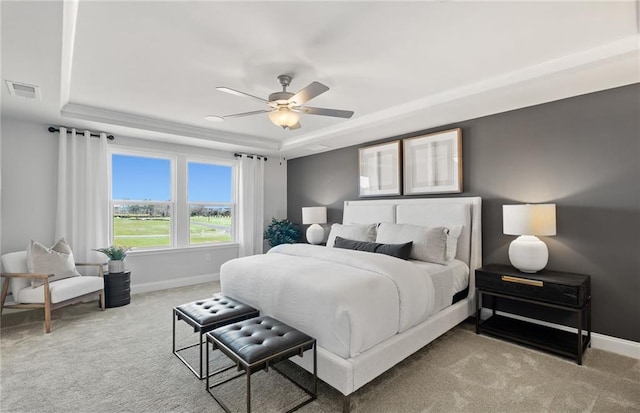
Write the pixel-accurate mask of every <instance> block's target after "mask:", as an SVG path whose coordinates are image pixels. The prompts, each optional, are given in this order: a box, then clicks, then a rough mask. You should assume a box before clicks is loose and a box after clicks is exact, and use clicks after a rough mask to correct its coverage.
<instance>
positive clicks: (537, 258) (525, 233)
mask: <svg viewBox="0 0 640 413" xmlns="http://www.w3.org/2000/svg"><path fill="white" fill-rule="evenodd" d="M502 224H503V233H505V234H507V235H519V237H518V238H516V239H515V240H513V241H512V242H511V244H510V245H509V261H511V265H513V266H514V267H516V268H517V269H519V270H520V271H522V272H528V273H533V272H537V271H540V270H541V269H543V268H544V267H545V266H546V265H547V262H548V260H549V249H548V248H547V245H546V244H545V243H544V242H542V241H540V239H538V237H537V236H536V235H540V236H550V235H556V205H555V204H535V205H530V204H526V205H503V206H502Z"/></svg>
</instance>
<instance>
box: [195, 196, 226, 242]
mask: <svg viewBox="0 0 640 413" xmlns="http://www.w3.org/2000/svg"><path fill="white" fill-rule="evenodd" d="M189 216H190V223H189V232H190V237H189V239H190V243H191V244H203V243H211V242H231V241H232V235H231V222H232V219H231V207H228V206H215V205H205V206H203V205H191V207H190V215H189Z"/></svg>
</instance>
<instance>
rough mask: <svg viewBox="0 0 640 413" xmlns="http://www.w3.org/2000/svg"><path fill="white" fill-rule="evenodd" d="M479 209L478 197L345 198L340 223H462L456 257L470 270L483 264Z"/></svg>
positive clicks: (449, 224) (438, 224) (450, 224)
mask: <svg viewBox="0 0 640 413" xmlns="http://www.w3.org/2000/svg"><path fill="white" fill-rule="evenodd" d="M481 208H482V198H480V197H457V198H416V199H407V198H405V199H379V200H363V201H345V202H344V212H343V219H342V222H343V224H371V223H378V222H392V223H398V224H412V225H421V226H426V227H436V226H446V227H453V226H456V225H462V233H461V235H460V238H459V239H458V250H457V253H456V258H457V259H459V260H461V261H464V262H465V263H467V265H468V266H469V269H470V270H471V271H473V270H475V269H476V268H479V267H481V266H482V225H481V224H482V223H481V216H482V214H481Z"/></svg>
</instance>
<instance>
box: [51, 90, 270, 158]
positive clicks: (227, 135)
mask: <svg viewBox="0 0 640 413" xmlns="http://www.w3.org/2000/svg"><path fill="white" fill-rule="evenodd" d="M60 114H61V115H62V116H64V117H68V118H74V119H83V120H89V121H94V122H101V123H107V124H112V125H119V126H126V127H130V128H135V129H143V130H147V131H152V132H159V133H166V134H170V135H179V136H186V137H191V138H197V139H203V140H206V141H217V142H221V143H226V144H232V145H238V146H251V147H255V148H258V149H262V150H270V151H277V150H278V149H279V148H280V144H279V142H276V141H273V140H269V139H264V138H260V137H255V136H247V135H240V134H236V133H233V132H223V133H224V135H222V133H221V132H220V131H214V130H210V129H205V128H199V127H195V126H189V125H184V124H181V123H175V122H169V121H166V120H162V119H155V118H150V117H146V116H140V115H134V114H131V113H124V112H117V111H112V110H108V109H103V108H97V107H93V106H88V105H83V104H78V103H73V102H69V103H68V104H66V105H64V107H63V108H62V109H61V110H60Z"/></svg>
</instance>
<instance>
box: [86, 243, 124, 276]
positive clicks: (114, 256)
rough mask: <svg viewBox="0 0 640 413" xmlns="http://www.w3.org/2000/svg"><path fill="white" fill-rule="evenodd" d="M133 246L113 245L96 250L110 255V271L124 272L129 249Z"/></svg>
mask: <svg viewBox="0 0 640 413" xmlns="http://www.w3.org/2000/svg"><path fill="white" fill-rule="evenodd" d="M130 249H131V247H124V246H120V245H111V246H109V247H106V248H98V249H95V250H94V251H98V252H101V253H103V254H104V255H106V256H107V257H109V272H110V273H117V272H124V259H125V258H126V257H127V251H129V250H130Z"/></svg>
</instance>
